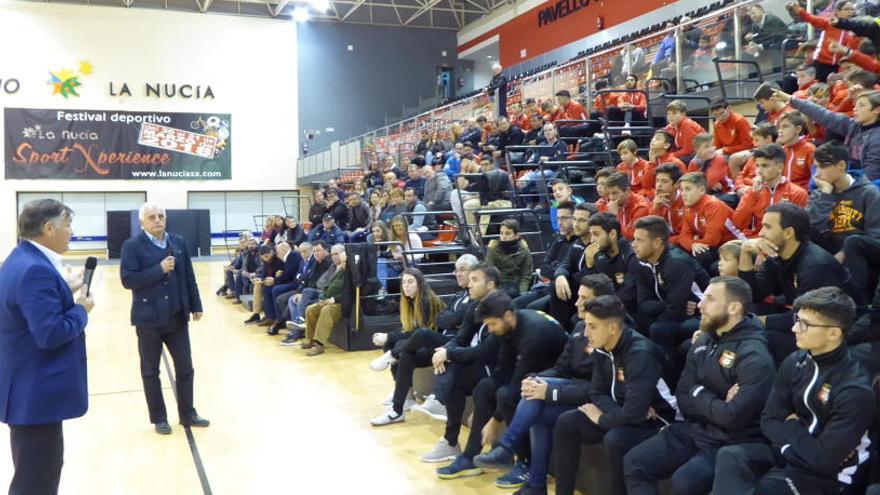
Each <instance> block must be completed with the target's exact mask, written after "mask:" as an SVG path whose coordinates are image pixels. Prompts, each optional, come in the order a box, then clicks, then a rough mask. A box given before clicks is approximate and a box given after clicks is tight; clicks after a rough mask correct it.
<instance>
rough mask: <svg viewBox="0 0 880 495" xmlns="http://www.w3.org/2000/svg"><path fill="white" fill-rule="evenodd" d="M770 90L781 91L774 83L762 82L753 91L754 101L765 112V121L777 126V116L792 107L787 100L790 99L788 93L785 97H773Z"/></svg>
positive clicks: (785, 112)
mask: <svg viewBox="0 0 880 495" xmlns="http://www.w3.org/2000/svg"><path fill="white" fill-rule="evenodd" d="M771 91H778V92H780V93H782V91H781V90H780V89H779V86H778V85H777V84H776V83H764V84H762V85H761V86H759V87H758V89H757V90H756V91H755V101H756V102H758V104H759V105H761V107H762V108H763V109H764V111H765V112H766V113H767V118H766V121H767V122H769V123H771V124H773V125H775V126H777V127H778V126H779V118H780V117H782V116H783V115H785V114H787V113H788V112H791V111H792V110H794V108H792V106H791V105H790V104H789V100H790V99H791V96H790V95H787V94H786V96H787V98H785V99H781V98H773V97H772V95H773V94H774V93H773V92H771ZM783 94H784V93H783ZM797 101H802V100H797Z"/></svg>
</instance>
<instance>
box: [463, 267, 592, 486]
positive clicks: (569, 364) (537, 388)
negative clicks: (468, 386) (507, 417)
mask: <svg viewBox="0 0 880 495" xmlns="http://www.w3.org/2000/svg"><path fill="white" fill-rule="evenodd" d="M591 285H594V286H595V285H599V284H596V283H592V284H591ZM580 287H583V288H584V289H583V290H581V289H580V288H579V289H578V295H579V297H578V303H577V304H578V312H579V313H581V312H582V310H583V304H584V303H583V302H582V300H583V299H586V296H585V295H584V294H585V293H588V292H590V289H589V288H586V287H585V286H584V285H583V284H581V286H580ZM582 295H584V296H583V297H581V296H582ZM582 327H583V325H580V327H579V328H580V331H579V332H577V333H574V334H572V337H571V338H570V339H568V341H567V342H566V343H565V347H564V348H563V350H562V354H560V356H559V358H558V359H557V361H556V364H554V365H553V366H552V367H551V368H548V369H546V370H543V371H541V372H540V373H537V374H536V375H530V376H528V377H526V378H525V380H523V382H522V384H521V389H522V392H521V393H522V399H520V401H519V404H518V405H517V406H516V412H515V413H514V415H513V421H511V422H510V425H509V426H508V428H507V431H506V432H505V433H504V436H503V437H502V438H501V440H500V441H499V442H498V443H497V444H495V445H493V446H492V447H493V448H492V450H491V451H489V452H487V453H485V454H480V455H478V456H476V457H475V458H474V464H475V465H476V466H477V467H481V468H490V469H510V468H511V467H512V466H513V465H514V451H515V450H517V449H522V446H523V445H528V444H529V439H530V437H531V438H532V439H534V443H531V445H530V459H529V460H530V463H529V476H528V482H527V483H526V484H525V485H524V486H523V487H522V488H521V489H520V490H519V491H517V492H516V493H518V494H521V495H527V494H546V493H547V473H548V471H549V467H550V457H551V454H552V451H553V426H554V425H555V424H556V420H557V418H559V416H560V415H561V414H562V413H564V412H566V411H570V410H574V409H576V408H577V407H578V405H580V404H583V403H584V402H587V401H588V400H589V398H590V390H591V386H590V378H591V377H592V375H593V356H592V353H588V352H585V350H586V349H588V348H589V346H590V342H589V340H588V338H587V335H586V334H585V332H584V330H583V328H582ZM578 447H580V446H578ZM557 458H558V457H557ZM576 464H577V463H575V465H576Z"/></svg>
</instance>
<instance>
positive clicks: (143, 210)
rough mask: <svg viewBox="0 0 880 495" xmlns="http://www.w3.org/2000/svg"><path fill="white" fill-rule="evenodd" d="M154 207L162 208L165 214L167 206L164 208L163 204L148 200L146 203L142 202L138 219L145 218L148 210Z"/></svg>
mask: <svg viewBox="0 0 880 495" xmlns="http://www.w3.org/2000/svg"><path fill="white" fill-rule="evenodd" d="M152 208H156V209H158V210H160V211H161V212H162V213H163V214H164V213H165V208H163V207H162V206H161V205H159V204H157V203H152V202H146V203H144V204H142V205H141V208H140V209H139V210H138V219H139V220H144V215H145V214H146V212H147V210H149V209H152Z"/></svg>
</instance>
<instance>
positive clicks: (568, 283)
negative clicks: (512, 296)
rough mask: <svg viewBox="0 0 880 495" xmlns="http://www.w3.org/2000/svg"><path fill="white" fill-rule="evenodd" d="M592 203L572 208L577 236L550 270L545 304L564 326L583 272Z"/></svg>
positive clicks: (571, 312)
mask: <svg viewBox="0 0 880 495" xmlns="http://www.w3.org/2000/svg"><path fill="white" fill-rule="evenodd" d="M598 212H599V211H598V209H597V208H596V206H595V205H592V204H590V203H581V204H579V205H577V206H575V208H574V213H573V216H574V219H573V230H574V235H575V237H577V239H575V240H574V242H572V243H571V246H570V247H569V250H568V258H563V259H562V260H561V261H560V262H559V263H558V264H557V265H556V270H555V271H554V272H553V287H552V288H551V290H550V301H549V305H548V309H549V313H550V315H551V316H552V317H553V318H555V319H556V321H558V322H559V323H560V324H562V325H563V326H564V327H565V328H566V329H568V328H571V327H572V326H573V325H571V319H572V317H573V316H574V315H575V312H576V311H575V307H574V302H575V299H574V298H573V297H572V295H574V294H576V290H575V288H576V287H577V284H578V281H579V280H580V279H581V277H583V276H584V275H587V267H586V265H585V261H584V249H585V248H586V246H589V245H590V242H592V240H591V238H590V225H589V222H590V217H592V216H593V215H595V214H596V213H598Z"/></svg>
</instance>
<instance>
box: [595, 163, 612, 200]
mask: <svg viewBox="0 0 880 495" xmlns="http://www.w3.org/2000/svg"><path fill="white" fill-rule="evenodd" d="M614 173H617V169H615V168H614V167H602V168H600V169H599V170H597V171H596V177H595V181H596V195H597V196H598V199H596V208H597V209H598V210H599V211H602V210H607V209H608V191H607V190H606V189H605V185H606V184H607V183H608V176H609V175H611V174H614Z"/></svg>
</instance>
